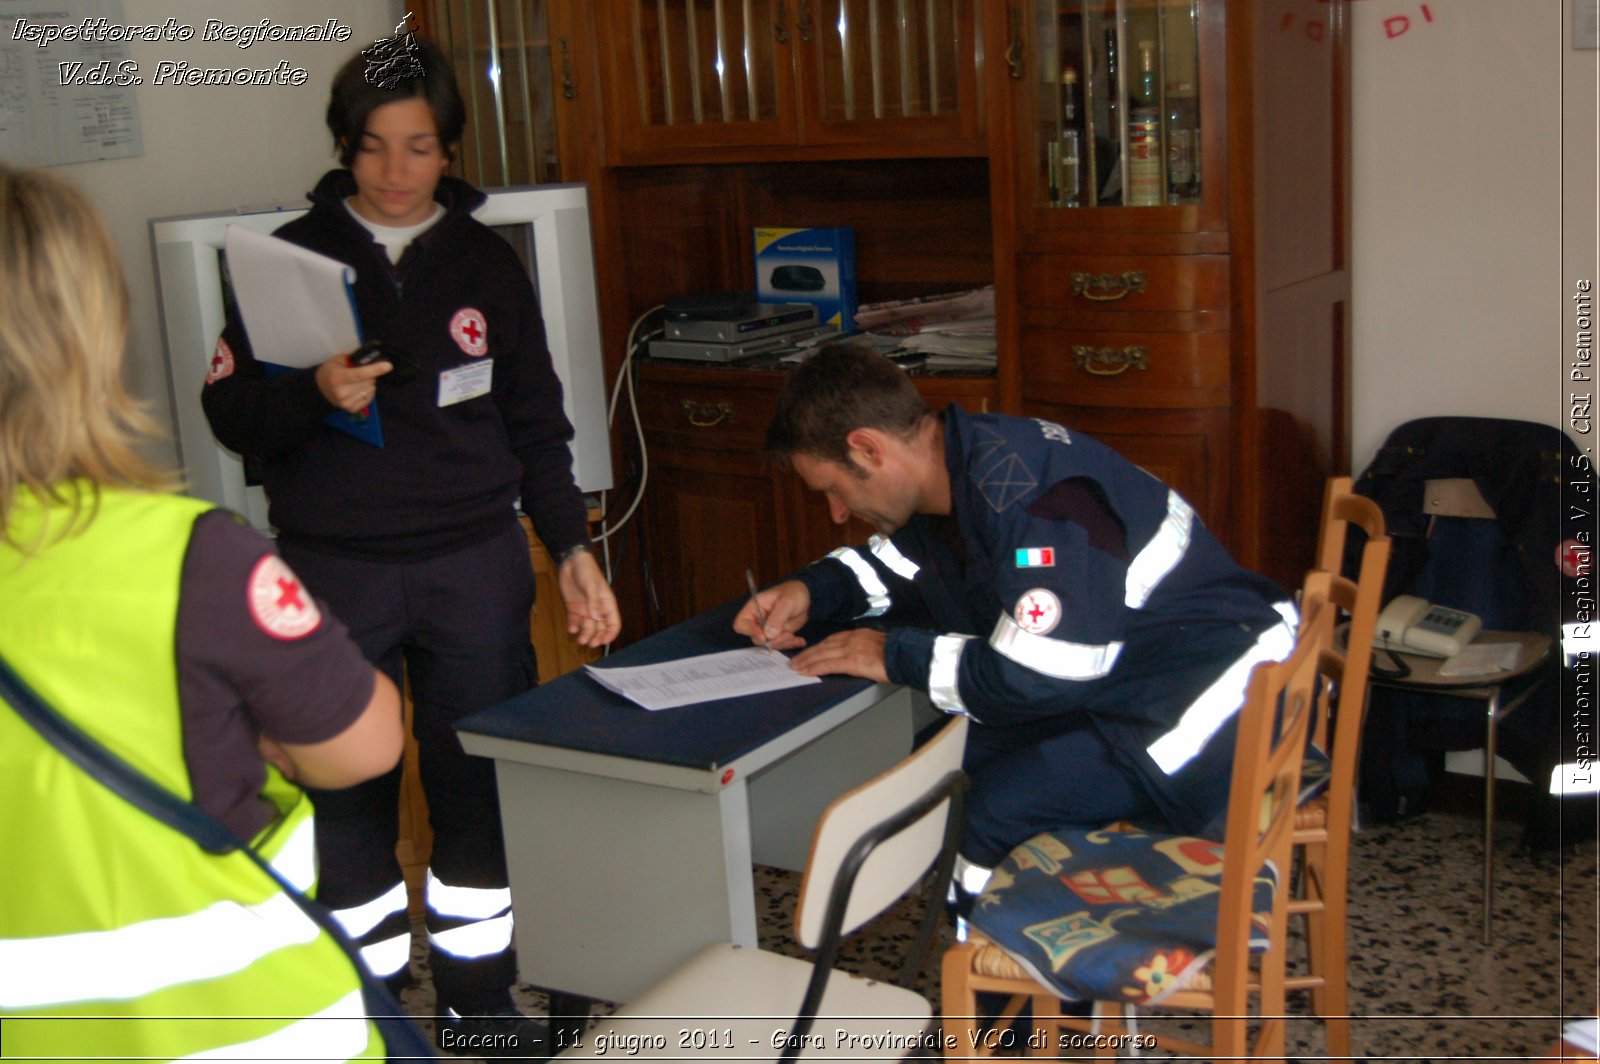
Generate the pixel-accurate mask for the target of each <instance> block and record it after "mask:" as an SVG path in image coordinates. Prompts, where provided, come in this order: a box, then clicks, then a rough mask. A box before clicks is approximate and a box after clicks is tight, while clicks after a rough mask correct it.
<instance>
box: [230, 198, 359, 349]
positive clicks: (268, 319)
mask: <svg viewBox="0 0 1600 1064" xmlns="http://www.w3.org/2000/svg"><path fill="white" fill-rule="evenodd" d="M225 250H226V252H227V255H228V276H229V279H230V280H231V281H232V282H233V296H234V299H235V300H237V302H238V304H239V314H240V316H241V317H242V318H243V319H244V327H245V331H246V332H248V333H249V334H250V349H251V350H252V351H253V352H255V356H256V359H257V360H258V361H260V362H271V363H272V364H273V365H276V366H287V367H289V368H290V369H307V368H309V367H311V366H317V365H321V364H322V363H323V362H326V361H327V360H328V359H330V358H332V357H333V356H334V355H337V354H343V353H345V352H349V351H354V350H355V349H356V348H358V347H360V346H361V336H360V334H361V328H360V326H359V325H358V324H357V323H356V309H355V303H354V302H353V301H352V299H351V294H350V286H351V285H353V284H354V283H355V279H356V271H355V270H354V269H353V268H352V267H349V266H346V265H345V264H344V263H342V262H340V261H339V260H338V259H330V258H329V257H328V256H326V255H319V254H317V253H316V252H315V251H307V250H306V249H305V248H303V247H300V246H299V245H297V244H291V243H289V242H288V241H287V240H280V239H279V238H277V237H275V236H268V235H266V234H264V233H257V232H255V231H254V230H252V229H246V228H245V227H244V226H242V225H230V226H228V232H227V240H226V247H225Z"/></svg>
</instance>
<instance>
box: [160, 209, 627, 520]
mask: <svg viewBox="0 0 1600 1064" xmlns="http://www.w3.org/2000/svg"><path fill="white" fill-rule="evenodd" d="M487 195H488V200H487V201H486V202H485V203H484V204H483V206H482V207H480V208H478V210H477V211H475V212H474V216H475V217H476V218H477V219H478V220H479V221H480V222H482V223H483V224H485V225H487V226H489V227H490V228H491V229H493V230H494V231H495V232H497V233H499V234H500V235H501V236H502V237H504V238H505V239H506V240H507V241H508V242H509V243H510V244H511V246H512V247H513V248H514V249H515V250H516V252H517V255H518V257H519V258H520V259H521V260H522V261H523V263H524V264H525V265H526V266H527V267H528V272H529V275H530V276H531V278H532V279H533V284H534V289H535V291H537V292H538V294H539V309H540V312H541V313H542V314H543V316H544V325H545V332H546V334H547V335H548V338H549V343H550V356H551V359H552V361H553V362H554V363H555V370H556V375H557V376H558V377H560V378H561V384H562V392H563V400H564V405H565V407H566V412H567V418H568V419H569V420H570V421H571V422H572V426H573V429H574V430H575V432H576V435H575V436H574V437H573V441H572V463H573V474H574V476H575V477H576V479H577V482H578V487H579V489H580V490H582V491H584V492H589V493H592V492H597V491H604V490H607V489H609V488H610V487H611V486H612V483H611V443H610V436H609V434H608V432H607V431H606V413H605V369H604V361H603V358H602V353H601V349H600V314H599V309H598V302H597V299H596V291H595V276H594V249H593V246H592V244H591V239H590V233H589V207H588V196H587V194H586V192H585V190H584V187H583V186H582V185H537V186H528V187H524V188H508V189H495V190H492V191H489V192H488V193H487ZM304 213H305V211H304V210H303V209H300V210H280V211H257V212H251V213H238V212H235V211H228V212H217V213H213V214H198V215H185V216H183V217H178V218H158V219H155V220H153V221H151V223H150V241H151V246H152V249H153V251H154V254H155V263H156V275H157V285H158V290H159V293H160V301H161V320H162V328H163V332H164V335H165V338H166V347H167V376H168V380H169V381H170V383H171V387H172V404H173V405H172V409H173V411H174V421H175V425H174V426H173V427H174V430H175V435H176V438H177V442H178V449H179V455H180V458H181V460H182V462H183V466H184V474H185V477H186V479H187V482H188V492H189V494H191V495H194V496H196V497H198V498H203V499H209V500H211V501H212V502H215V503H217V504H218V505H221V506H226V507H228V508H230V509H233V510H236V511H238V512H239V513H242V514H244V515H245V516H246V517H247V518H248V519H249V520H250V522H251V523H252V524H254V525H255V526H256V527H258V528H262V529H265V528H266V527H267V519H266V500H265V498H264V496H263V495H262V492H261V489H260V488H259V487H256V486H253V485H251V484H249V483H247V478H246V475H245V467H244V462H243V461H242V460H241V459H240V457H239V456H238V455H236V454H234V453H233V452H232V451H229V450H227V449H225V448H224V447H222V446H221V445H220V444H219V443H217V441H216V439H215V437H213V436H212V435H211V428H210V426H209V425H208V424H207V423H206V418H205V413H204V412H203V411H202V410H201V408H200V390H201V388H202V387H203V386H204V384H205V379H206V371H207V369H208V368H209V366H210V362H211V355H212V352H213V350H214V349H215V347H216V342H217V337H218V336H219V335H221V333H222V326H223V318H224V311H223V306H224V304H223V299H224V296H223V282H222V268H221V265H222V264H221V249H222V247H223V242H224V238H225V235H226V232H227V227H228V226H230V225H244V226H248V227H249V228H251V229H253V230H255V231H257V232H262V233H270V232H272V231H274V230H276V229H277V228H278V227H279V226H282V225H284V224H285V223H287V222H289V221H292V220H293V219H295V218H298V217H299V216H300V215H302V214H304Z"/></svg>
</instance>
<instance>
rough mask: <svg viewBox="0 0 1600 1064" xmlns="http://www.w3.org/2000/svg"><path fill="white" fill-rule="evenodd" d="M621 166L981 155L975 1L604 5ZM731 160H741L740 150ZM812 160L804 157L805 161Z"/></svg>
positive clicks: (612, 138) (701, 0) (612, 132)
mask: <svg viewBox="0 0 1600 1064" xmlns="http://www.w3.org/2000/svg"><path fill="white" fill-rule="evenodd" d="M597 10H598V11H599V13H600V15H601V18H602V20H603V24H604V25H605V27H606V32H605V33H604V34H603V36H602V39H601V42H600V47H601V51H602V61H603V63H604V66H605V69H606V81H607V92H606V94H605V95H606V103H607V117H608V120H609V129H608V131H607V132H608V139H609V147H610V154H611V157H612V160H613V161H615V162H627V163H639V162H663V161H679V160H684V159H688V158H690V157H691V156H692V158H693V159H694V161H701V162H703V161H709V159H710V158H711V157H710V156H708V155H707V154H706V153H707V151H717V150H719V149H722V150H732V149H741V148H742V149H760V148H766V149H780V150H782V149H789V150H791V155H792V149H794V148H796V147H812V148H817V149H820V150H824V151H831V152H832V154H833V155H834V156H835V157H837V156H838V154H839V153H838V152H837V148H838V146H839V145H849V144H858V145H862V146H863V148H862V151H863V152H865V153H869V154H871V155H873V156H882V155H884V154H885V147H886V146H888V145H893V144H895V143H902V144H905V145H907V146H908V151H907V153H908V154H909V153H912V152H917V153H922V154H935V155H937V154H981V153H982V140H981V135H980V132H981V129H982V116H981V113H980V106H979V92H978V73H979V66H978V59H979V56H980V55H981V48H980V47H979V45H978V41H977V38H976V34H977V19H976V16H975V14H974V9H973V4H972V2H971V0H600V3H599V5H598V8H597ZM727 157H728V158H740V159H742V158H744V156H740V155H738V153H737V152H736V151H735V153H734V154H733V155H731V156H727ZM801 157H803V156H801Z"/></svg>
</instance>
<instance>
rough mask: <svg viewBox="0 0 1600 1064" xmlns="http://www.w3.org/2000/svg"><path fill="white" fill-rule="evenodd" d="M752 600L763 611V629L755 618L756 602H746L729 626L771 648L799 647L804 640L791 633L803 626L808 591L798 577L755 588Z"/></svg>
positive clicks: (802, 644) (756, 642)
mask: <svg viewBox="0 0 1600 1064" xmlns="http://www.w3.org/2000/svg"><path fill="white" fill-rule="evenodd" d="M756 601H757V602H759V603H760V604H761V609H762V611H763V612H765V613H766V615H767V627H766V631H764V632H763V631H761V630H760V628H761V626H760V624H759V623H758V622H757V621H756V604H755V603H754V602H746V603H745V604H744V608H743V609H741V610H740V611H739V615H738V616H737V617H735V618H734V619H733V630H734V631H735V632H738V633H739V634H740V635H743V636H749V637H750V641H751V642H752V643H754V644H755V645H756V646H769V645H770V646H771V647H772V648H773V649H774V650H793V649H795V648H796V647H803V646H805V645H806V641H805V640H804V639H801V638H800V637H799V636H797V635H795V632H797V631H799V630H800V629H801V628H804V627H805V624H806V618H807V615H808V614H809V612H810V610H811V592H810V591H808V590H806V585H804V584H802V583H801V582H800V581H798V580H785V581H784V582H783V583H781V584H778V585H776V586H774V587H769V588H767V589H766V590H765V591H761V592H758V593H757V595H756Z"/></svg>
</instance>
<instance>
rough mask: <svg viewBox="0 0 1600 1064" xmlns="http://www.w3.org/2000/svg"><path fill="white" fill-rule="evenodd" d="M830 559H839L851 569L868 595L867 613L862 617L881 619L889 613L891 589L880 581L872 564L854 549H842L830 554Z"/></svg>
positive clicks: (857, 581)
mask: <svg viewBox="0 0 1600 1064" xmlns="http://www.w3.org/2000/svg"><path fill="white" fill-rule="evenodd" d="M828 557H830V558H837V559H838V560H839V561H841V562H844V563H845V565H847V566H849V567H850V571H851V572H852V573H854V574H855V577H856V583H858V584H860V585H861V590H862V591H864V592H866V595H867V611H866V612H865V613H863V614H861V617H879V616H882V615H883V614H885V613H887V612H888V610H889V606H890V599H889V589H888V587H886V586H885V585H884V582H883V581H882V580H880V579H878V574H877V573H876V572H874V571H873V568H872V564H871V563H870V562H868V561H867V560H866V559H865V558H863V557H862V556H861V553H860V552H859V551H857V550H856V549H855V548H854V547H840V548H839V549H838V550H836V551H834V552H833V553H831V554H829V555H828Z"/></svg>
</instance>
